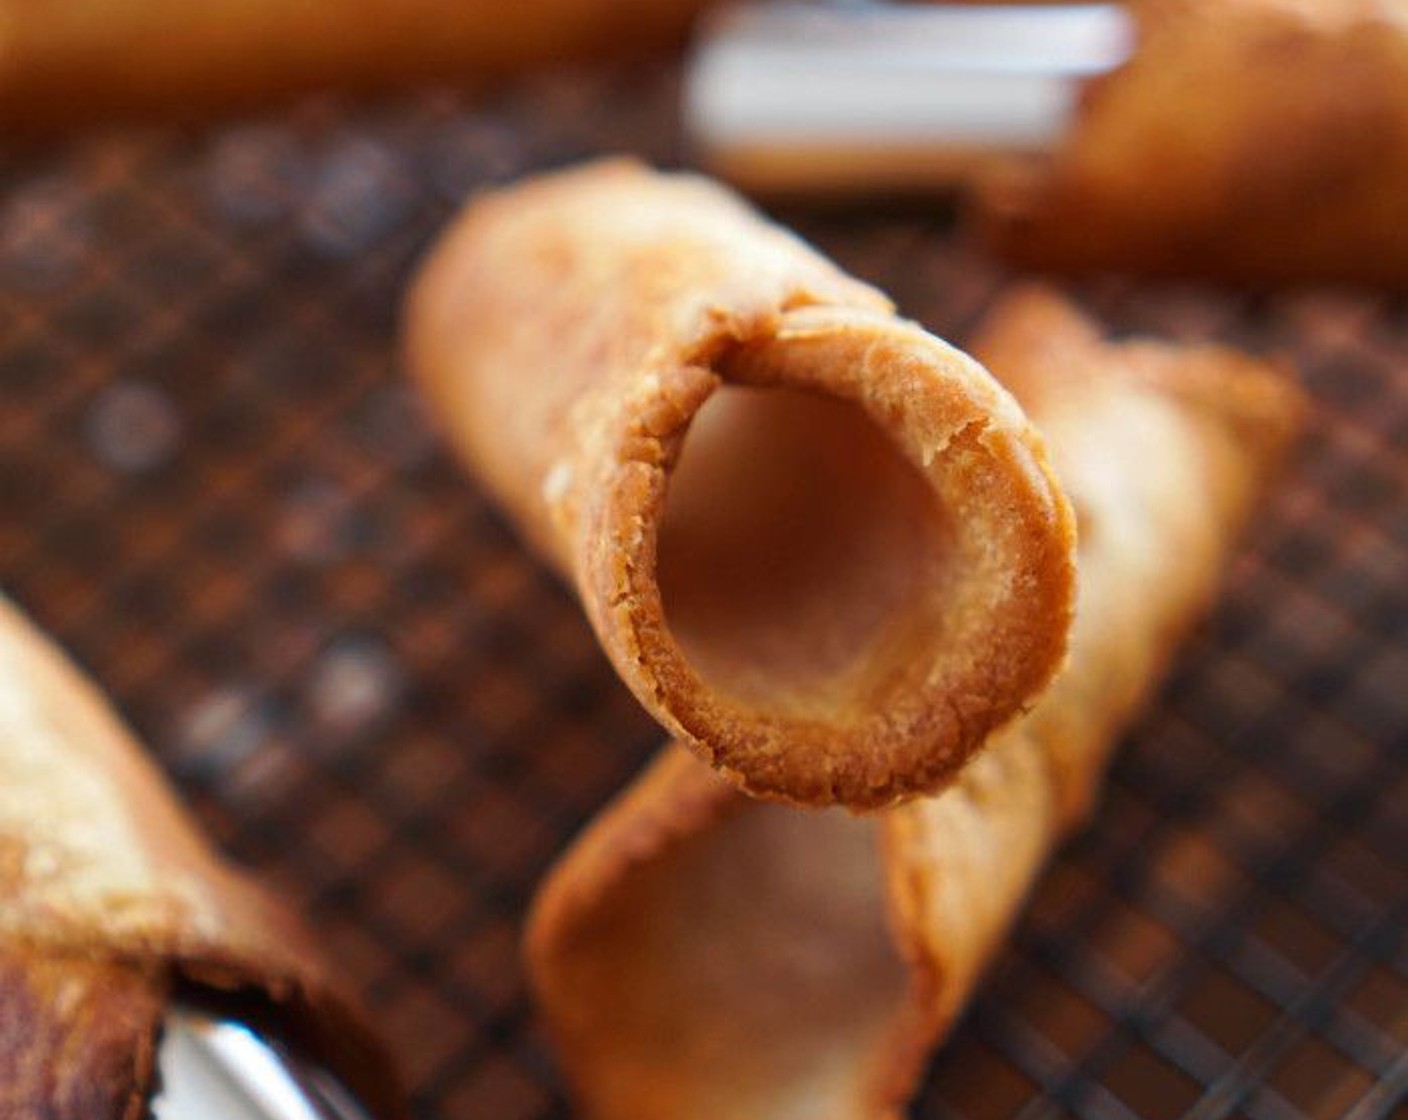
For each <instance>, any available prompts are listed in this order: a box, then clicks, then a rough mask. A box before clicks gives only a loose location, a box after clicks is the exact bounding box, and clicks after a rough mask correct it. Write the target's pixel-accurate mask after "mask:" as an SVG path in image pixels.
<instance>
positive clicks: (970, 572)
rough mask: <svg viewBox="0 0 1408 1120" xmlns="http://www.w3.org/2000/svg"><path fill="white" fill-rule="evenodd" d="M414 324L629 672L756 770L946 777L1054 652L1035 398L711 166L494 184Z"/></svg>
mask: <svg viewBox="0 0 1408 1120" xmlns="http://www.w3.org/2000/svg"><path fill="white" fill-rule="evenodd" d="M406 338H407V356H408V361H409V365H410V367H411V369H412V371H413V373H414V374H415V375H416V376H417V378H418V379H419V381H420V383H421V385H422V387H423V388H424V389H425V391H426V393H427V394H428V396H429V397H430V399H431V401H432V403H433V405H434V407H435V409H436V411H437V413H438V416H439V418H440V421H441V423H442V424H443V426H444V429H445V431H446V432H447V434H448V435H449V437H450V439H451V441H452V442H453V444H454V445H455V446H456V448H457V449H458V450H459V451H460V452H461V453H462V454H463V456H464V457H465V459H466V460H467V461H468V462H469V464H470V465H471V466H472V467H473V468H474V470H475V471H476V472H477V474H478V475H479V477H480V479H481V480H482V481H483V482H484V484H485V485H486V486H487V488H488V489H489V490H490V491H491V492H492V493H493V494H494V495H495V496H496V497H497V498H498V499H499V500H500V501H501V502H502V503H503V505H504V506H505V508H506V509H507V510H508V512H509V513H510V514H511V515H512V517H513V518H514V520H515V521H516V523H517V524H518V525H519V527H520V528H521V529H522V531H523V533H524V534H525V536H526V537H527V538H528V539H529V540H530V541H532V542H533V543H534V544H535V545H536V546H537V548H538V549H539V550H540V551H541V552H542V553H543V554H544V555H545V556H546V557H547V558H548V559H549V560H550V561H551V562H553V563H554V564H555V565H556V566H557V567H558V569H559V570H560V571H562V572H563V573H564V574H565V575H566V576H567V577H568V578H569V579H570V580H571V581H572V583H573V584H574V585H575V587H576V590H577V593H578V596H579V598H580V600H581V602H582V605H583V607H584V608H585V610H586V613H587V616H588V618H589V619H590V620H591V622H592V624H593V626H594V627H595V629H596V632H597V634H598V636H599V638H600V639H601V643H602V646H603V648H604V649H605V651H606V653H607V654H608V656H609V657H610V658H611V660H612V662H613V663H614V665H615V667H616V669H617V671H618V672H619V673H620V675H621V677H622V679H623V680H624V681H625V682H626V683H627V685H629V686H630V688H631V689H632V691H633V692H634V693H635V695H636V696H637V698H639V699H640V701H641V702H642V703H643V704H644V705H645V706H646V707H647V708H648V709H649V711H650V712H651V713H652V714H653V715H654V716H655V717H656V718H657V719H658V720H659V721H660V722H661V723H662V724H663V725H664V726H665V727H666V728H667V729H668V730H669V731H670V732H671V733H672V734H673V735H675V736H677V737H678V738H679V739H680V740H681V741H683V742H686V743H687V744H689V745H690V747H691V748H693V749H694V750H695V751H696V752H697V753H699V754H700V756H701V757H703V758H705V759H707V760H708V761H709V762H710V763H711V764H712V765H713V766H715V767H716V768H717V769H719V770H720V771H721V772H723V773H725V774H726V775H728V776H729V777H730V778H731V779H733V780H734V781H735V782H737V783H738V784H739V785H740V786H742V787H743V788H744V789H746V790H747V791H748V792H750V793H752V794H755V795H758V796H763V797H768V798H774V799H781V800H788V801H793V802H797V803H800V804H804V805H828V804H836V803H840V804H844V805H847V806H850V807H853V808H876V807H880V806H884V805H888V804H891V803H893V802H895V801H897V800H899V799H902V798H904V797H907V796H912V795H915V794H920V793H928V792H932V791H934V790H935V789H938V788H939V787H940V786H942V785H943V784H944V783H945V782H947V781H948V780H950V779H951V778H952V776H953V775H954V774H955V773H956V772H957V771H958V769H959V768H961V766H962V765H963V763H964V762H966V761H967V759H968V757H969V756H970V755H971V754H972V752H973V751H974V750H975V749H976V748H977V746H978V745H979V744H981V743H982V742H983V740H984V739H985V738H986V737H987V735H988V734H989V733H990V732H991V731H992V730H993V729H994V728H996V727H997V726H999V725H1000V724H1002V723H1003V722H1005V721H1006V720H1008V719H1009V718H1011V717H1012V716H1014V715H1015V714H1017V713H1018V712H1019V711H1021V710H1022V709H1023V708H1024V707H1025V706H1026V705H1028V704H1029V703H1030V702H1031V701H1032V700H1033V699H1034V698H1035V697H1036V696H1037V694H1038V693H1039V692H1040V691H1041V689H1042V688H1043V687H1044V686H1045V685H1046V684H1047V683H1048V682H1049V680H1050V678H1051V677H1052V675H1053V674H1054V672H1055V671H1056V669H1057V667H1058V666H1059V664H1060V663H1061V660H1062V657H1063V654H1064V649H1065V635H1066V631H1067V629H1068V628H1069V624H1070V617H1071V603H1072V599H1073V588H1074V575H1073V552H1074V526H1073V521H1072V519H1071V516H1070V511H1069V507H1068V505H1067V503H1066V501H1065V499H1064V497H1063V495H1062V494H1061V493H1060V491H1059V488H1058V487H1057V486H1056V484H1055V481H1054V478H1053V477H1052V475H1051V473H1050V470H1049V468H1048V466H1047V463H1046V455H1045V451H1044V448H1043V446H1042V443H1041V440H1040V437H1039V436H1038V435H1037V434H1036V433H1035V431H1034V430H1033V429H1032V427H1031V426H1030V424H1029V423H1028V422H1027V420H1026V418H1025V417H1024V416H1023V414H1022V413H1021V410H1020V409H1019V408H1018V407H1017V405H1016V404H1015V402H1014V401H1013V400H1012V399H1011V397H1010V396H1009V395H1008V394H1007V393H1006V392H1005V391H1004V390H1002V389H1001V387H1000V386H998V385H997V383H996V382H995V381H993V379H992V378H991V377H990V376H989V375H988V374H987V373H986V371H985V370H983V369H982V367H981V366H979V365H978V364H977V363H976V362H974V361H972V360H971V359H969V358H968V357H967V356H965V355H963V354H961V353H959V352H958V351H956V350H954V349H953V348H952V347H949V346H947V345H946V344H944V343H942V342H940V341H939V340H938V339H936V338H934V337H932V336H931V335H928V334H926V333H925V332H924V331H922V330H921V329H920V328H918V327H917V326H915V325H913V324H911V323H907V322H904V321H902V320H900V319H898V318H896V317H895V316H894V314H893V312H892V309H891V307H890V304H889V303H888V301H887V300H886V299H885V298H884V297H883V296H881V295H880V294H879V293H878V292H876V291H874V290H873V289H871V288H869V287H867V286H865V285H863V284H860V283H859V282H857V281H855V280H852V279H850V278H848V277H846V276H844V275H843V274H842V273H840V272H839V271H838V270H837V269H836V268H835V267H834V266H832V265H831V264H829V263H828V262H827V261H825V260H823V259H822V258H821V257H820V256H818V255H817V254H816V253H815V252H814V251H813V250H811V249H810V248H809V247H807V246H806V245H804V244H803V243H802V242H800V241H799V240H797V239H796V238H794V237H792V236H790V235H789V234H787V233H786V232H784V231H783V230H781V229H779V228H778V227H776V226H774V225H771V224H769V223H767V222H766V221H764V220H763V219H762V218H761V217H760V216H759V215H758V214H756V213H755V212H753V211H751V210H749V209H748V208H747V207H746V206H744V205H743V204H742V203H741V202H740V201H739V200H738V199H736V198H735V197H734V196H732V195H730V194H729V193H728V192H726V191H724V190H723V189H721V188H719V187H718V186H716V185H713V184H710V183H708V182H706V181H704V180H701V179H697V178H694V177H691V176H683V175H662V174H657V173H653V172H650V171H648V170H646V169H644V168H642V167H640V166H637V165H635V164H631V163H627V162H608V163H603V164H597V165H592V166H588V167H586V168H583V169H579V170H575V171H571V172H567V173H563V174H557V175H550V176H545V177H543V178H541V179H537V180H533V181H530V182H528V183H525V184H522V185H520V186H517V187H514V188H511V189H509V190H505V191H502V192H499V193H496V194H490V195H487V196H485V197H482V198H480V199H478V200H476V201H474V202H473V203H471V205H470V206H469V207H468V209H467V210H466V212H465V214H464V216H463V217H462V218H460V219H459V221H458V222H457V223H456V225H455V226H454V227H453V228H452V229H451V230H450V231H449V232H448V233H447V234H446V235H445V237H444V239H443V240H442V241H441V243H440V245H439V246H438V247H437V248H436V250H435V251H434V252H433V254H432V255H431V257H430V259H429V261H428V262H427V263H426V265H425V266H424V269H423V271H422V273H421V276H420V278H419V280H418V281H417V284H416V286H415V290H414V293H413V295H412V298H411V301H410V304H409V307H408V313H407V322H406ZM760 391H761V392H760ZM715 398H717V399H715ZM769 401H771V402H773V403H772V404H769V403H768V402H769ZM817 401H821V402H823V403H822V404H817V403H815V402H817ZM788 402H791V403H788ZM726 404H727V407H725V405H726ZM828 410H829V411H828ZM823 413H824V415H823ZM762 416H766V417H767V419H766V423H765V426H766V425H771V427H767V428H766V430H765V431H764V433H763V436H764V438H765V439H767V440H771V441H772V442H771V443H765V445H764V446H763V448H762V449H761V452H756V450H755V454H756V461H754V460H749V462H750V466H749V467H748V470H749V471H751V472H752V473H751V474H746V473H745V474H743V475H742V477H738V475H739V474H740V472H739V471H735V472H734V477H733V478H732V480H731V482H729V484H728V485H724V484H720V485H716V486H713V487H708V486H705V487H703V489H704V490H705V491H706V492H705V493H703V494H702V495H701V494H698V493H694V494H693V496H692V497H691V498H685V497H684V495H683V494H682V493H681V494H679V495H676V494H675V493H673V492H672V484H675V483H679V484H680V485H679V488H680V489H681V490H683V489H685V487H684V485H683V478H684V476H685V474H686V473H687V468H688V467H689V465H690V463H691V457H692V456H695V455H696V454H697V455H700V456H704V457H706V458H707V459H708V460H709V465H708V466H706V467H705V468H704V469H705V470H706V472H707V471H716V472H719V473H720V477H721V478H722V477H727V468H728V463H729V461H730V460H731V459H734V458H736V457H739V456H743V455H745V454H746V452H745V450H744V449H743V447H742V446H741V445H742V444H744V443H745V442H746V439H745V435H744V432H745V431H747V430H753V431H756V429H757V428H758V427H759V425H760V423H763V421H762V420H760V419H759V418H760V417H762ZM706 430H707V433H708V434H707V436H706V434H705V432H706ZM808 441H810V443H811V446H810V447H808ZM696 447H698V448H699V449H700V450H698V451H697V452H696V450H695V449H696ZM706 447H707V449H708V450H707V451H706V450H705V448H706ZM784 448H790V449H791V450H790V451H789V452H788V453H787V455H784V454H783V450H784ZM769 451H773V452H776V454H774V455H772V457H771V458H770V457H769V455H768V454H767V452H769ZM789 455H790V456H796V455H800V456H807V455H810V456H811V459H810V461H811V462H812V463H813V464H814V465H815V469H811V470H808V471H807V472H805V473H802V474H800V475H799V476H798V477H796V478H782V477H780V475H779V471H780V469H781V468H780V467H779V466H778V463H779V462H781V461H782V460H783V459H784V458H787V457H788V456H789ZM677 467H678V468H679V469H678V470H677V469H676V468H677ZM696 489H697V488H696ZM676 498H677V499H678V500H675V499H676ZM667 499H669V501H667ZM774 499H775V500H774ZM768 501H773V502H774V505H773V506H768V505H766V502H768ZM797 506H800V507H802V508H804V510H805V513H804V514H799V515H796V516H794V517H792V519H791V520H785V519H786V518H787V516H788V514H787V511H788V510H789V509H792V508H794V507H797ZM721 507H722V512H721ZM774 507H775V508H776V509H777V510H781V511H782V512H781V513H778V514H777V515H776V516H775V517H774V516H773V515H772V513H771V511H772V510H773V508H774ZM731 510H732V511H734V512H733V513H730V511H731ZM749 511H751V512H749ZM770 518H771V519H770ZM740 519H741V520H743V521H747V522H748V528H747V531H743V530H742V529H739V528H738V527H737V526H734V527H733V528H731V529H730V528H725V529H723V530H721V531H720V532H719V533H716V532H715V531H714V528H713V526H714V525H715V524H716V523H729V522H730V521H736V520H740ZM750 519H751V520H750ZM832 522H836V523H837V524H841V528H839V529H836V528H834V526H831V523H832ZM662 526H663V527H664V528H663V532H662ZM828 526H831V527H830V528H828ZM729 532H732V533H733V536H732V537H729V536H728V535H727V534H728V533H729ZM828 533H830V534H831V535H830V536H828V535H827V534H828ZM676 537H681V538H687V539H689V541H690V544H689V546H688V547H685V546H683V545H681V546H680V547H678V548H672V547H671V542H672V540H673V539H675V538H676ZM721 542H726V543H721ZM774 554H777V555H782V556H785V557H786V564H787V565H788V566H789V567H788V570H789V572H790V571H794V570H795V572H797V573H798V574H797V576H796V578H790V577H780V576H777V575H776V574H770V573H769V567H770V565H771V564H772V561H771V560H769V559H768V557H770V556H772V555H774ZM725 569H730V570H732V569H737V571H733V574H731V575H729V576H728V577H725V576H723V575H721V574H720V573H721V572H723V571H724V570H725ZM750 569H751V570H750ZM744 603H747V604H748V605H747V606H746V607H745V606H744V605H742V604H744Z"/></svg>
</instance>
